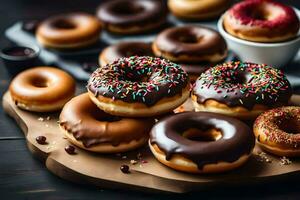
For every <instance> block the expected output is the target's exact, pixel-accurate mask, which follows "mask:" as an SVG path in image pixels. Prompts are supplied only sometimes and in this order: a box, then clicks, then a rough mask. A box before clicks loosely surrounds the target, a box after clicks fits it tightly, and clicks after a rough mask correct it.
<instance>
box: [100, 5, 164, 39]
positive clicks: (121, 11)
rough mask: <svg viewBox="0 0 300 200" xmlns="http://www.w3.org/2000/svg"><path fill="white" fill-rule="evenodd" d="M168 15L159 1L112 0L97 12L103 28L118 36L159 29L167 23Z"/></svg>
mask: <svg viewBox="0 0 300 200" xmlns="http://www.w3.org/2000/svg"><path fill="white" fill-rule="evenodd" d="M166 13H167V11H166V9H165V6H164V5H163V3H162V2H161V1H159V0H152V1H149V0H112V1H107V2H105V3H103V4H102V5H101V6H100V7H99V9H98V10H97V16H98V18H99V19H100V21H101V23H102V25H103V27H104V28H105V29H106V30H108V31H110V32H113V33H117V34H137V33H143V32H147V31H150V30H153V29H155V28H158V27H160V26H161V25H163V24H164V23H165V22H166Z"/></svg>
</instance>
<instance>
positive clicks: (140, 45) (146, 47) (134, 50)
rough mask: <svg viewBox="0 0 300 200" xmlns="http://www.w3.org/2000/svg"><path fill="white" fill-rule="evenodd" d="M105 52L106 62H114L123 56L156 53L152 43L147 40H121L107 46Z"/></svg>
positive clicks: (151, 54)
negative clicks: (153, 50)
mask: <svg viewBox="0 0 300 200" xmlns="http://www.w3.org/2000/svg"><path fill="white" fill-rule="evenodd" d="M103 53H105V55H104V59H105V61H106V63H112V62H114V61H115V60H117V59H119V58H122V57H130V56H153V55H154V54H153V52H152V48H151V44H150V43H145V42H119V43H117V44H115V45H112V46H109V47H107V48H106V49H105V50H104V51H103Z"/></svg>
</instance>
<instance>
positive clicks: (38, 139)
mask: <svg viewBox="0 0 300 200" xmlns="http://www.w3.org/2000/svg"><path fill="white" fill-rule="evenodd" d="M46 139H47V138H46V137H45V136H42V135H40V136H38V137H36V138H35V140H36V142H37V143H38V144H42V145H43V144H47V142H46Z"/></svg>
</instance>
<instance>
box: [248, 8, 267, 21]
mask: <svg viewBox="0 0 300 200" xmlns="http://www.w3.org/2000/svg"><path fill="white" fill-rule="evenodd" d="M251 17H253V18H254V19H256V20H269V18H270V12H268V11H267V10H265V9H256V10H255V11H254V12H253V13H252V16H251Z"/></svg>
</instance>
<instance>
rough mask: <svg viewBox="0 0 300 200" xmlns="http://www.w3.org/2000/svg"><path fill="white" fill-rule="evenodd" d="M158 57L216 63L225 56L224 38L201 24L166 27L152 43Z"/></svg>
mask: <svg viewBox="0 0 300 200" xmlns="http://www.w3.org/2000/svg"><path fill="white" fill-rule="evenodd" d="M152 49H153V52H154V54H155V55H156V56H158V57H163V58H166V59H169V60H171V61H173V62H178V63H185V64H186V63H199V62H210V63H216V62H219V61H222V60H223V59H224V58H225V57H226V56H227V45H226V42H225V40H224V38H223V37H222V36H221V35H220V34H219V33H218V32H217V31H215V30H213V29H210V28H206V27H201V26H182V27H174V28H168V29H166V30H164V31H163V32H161V33H160V34H159V35H158V36H157V37H156V39H155V41H154V42H153V45H152Z"/></svg>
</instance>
